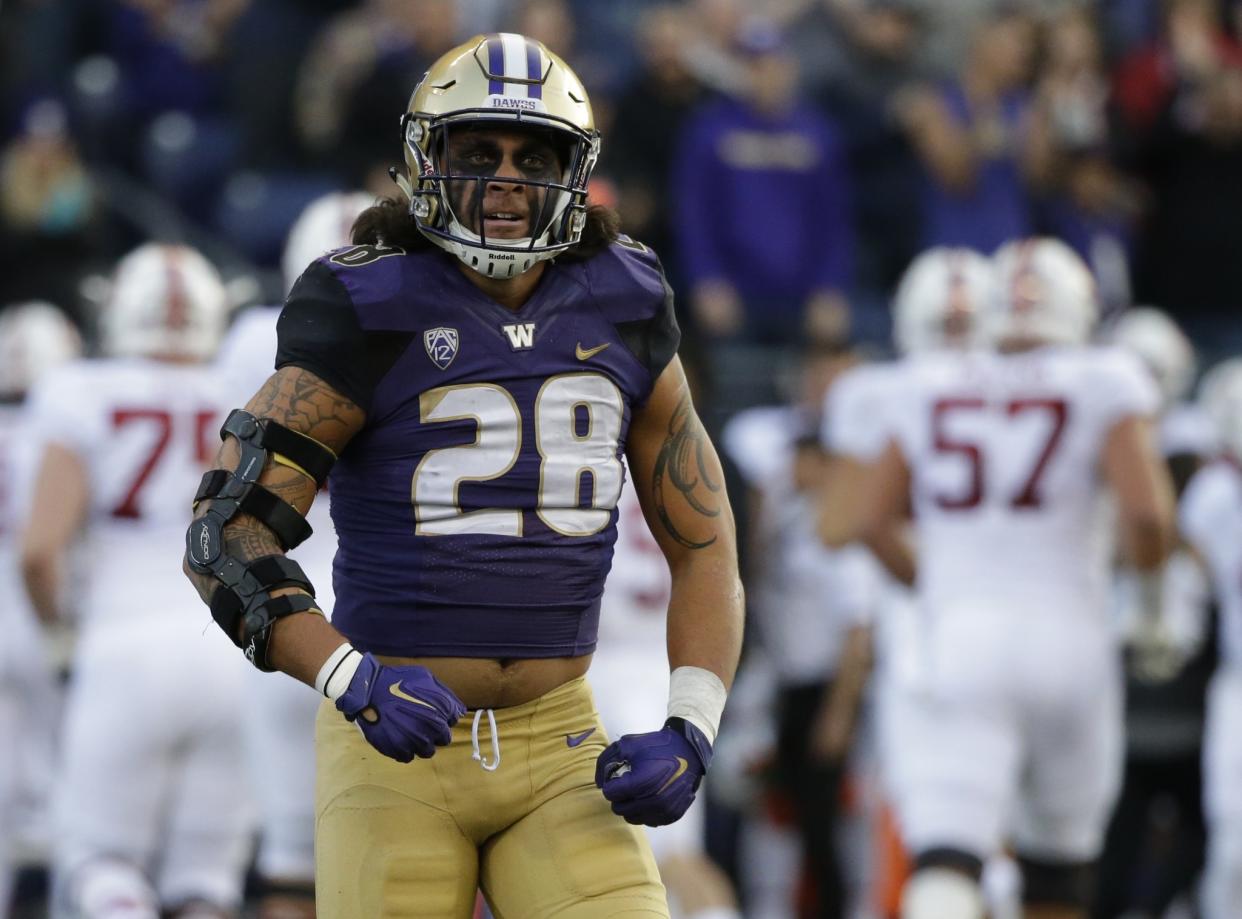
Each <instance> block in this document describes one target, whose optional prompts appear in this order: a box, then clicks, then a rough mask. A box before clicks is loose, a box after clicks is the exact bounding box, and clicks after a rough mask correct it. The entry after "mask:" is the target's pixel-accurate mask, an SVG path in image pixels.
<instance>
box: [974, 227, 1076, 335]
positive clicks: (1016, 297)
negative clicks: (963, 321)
mask: <svg viewBox="0 0 1242 919" xmlns="http://www.w3.org/2000/svg"><path fill="white" fill-rule="evenodd" d="M1099 315H1100V308H1099V301H1098V299H1097V296H1096V290H1095V279H1094V278H1093V277H1092V276H1091V270H1090V269H1089V268H1087V266H1086V264H1085V263H1084V262H1083V260H1082V259H1081V258H1079V257H1078V255H1077V254H1076V253H1075V252H1074V250H1073V249H1071V248H1070V247H1069V246H1067V245H1065V243H1063V242H1061V241H1060V240H1056V239H1048V238H1035V239H1023V240H1016V241H1014V242H1010V243H1006V244H1005V245H1003V246H1001V247H1000V249H998V250H997V251H996V254H995V255H994V256H992V291H991V294H990V295H989V297H988V302H987V306H986V308H985V309H984V311H983V323H982V328H983V332H984V335H985V337H986V338H987V340H988V341H990V342H992V343H994V344H1001V343H1004V342H1029V343H1036V344H1067V345H1072V344H1084V343H1085V342H1086V341H1087V340H1088V339H1089V338H1090V337H1091V332H1092V330H1093V329H1094V328H1095V324H1096V322H1097V321H1098V320H1099Z"/></svg>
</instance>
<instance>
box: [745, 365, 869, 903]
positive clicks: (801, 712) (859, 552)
mask: <svg viewBox="0 0 1242 919" xmlns="http://www.w3.org/2000/svg"><path fill="white" fill-rule="evenodd" d="M853 360H854V357H853V355H851V354H849V353H848V352H840V351H834V350H833V349H822V350H817V351H814V352H812V353H810V354H808V355H807V356H806V357H805V358H804V364H803V367H802V372H801V375H800V390H799V392H798V393H797V397H796V399H795V400H794V401H792V402H791V403H790V404H787V405H776V406H761V407H757V408H751V409H747V410H745V411H742V412H739V413H738V414H736V415H734V416H733V418H732V419H730V421H729V423H728V424H727V425H726V427H725V430H724V435H723V443H724V446H725V449H726V451H727V452H728V454H729V457H730V458H731V459H732V461H733V463H734V465H735V466H737V468H738V469H739V470H740V471H741V473H742V476H743V478H744V479H745V480H746V484H747V488H748V507H749V520H750V534H751V535H750V538H749V539H748V547H749V550H750V551H749V558H748V564H747V575H748V578H747V594H748V606H749V607H750V609H751V611H752V614H753V616H754V618H755V625H756V632H757V640H758V641H759V642H760V643H761V644H762V645H763V648H764V652H765V654H766V655H768V656H769V657H770V658H771V660H772V661H773V663H774V665H775V670H776V679H777V694H776V695H777V698H776V708H777V720H778V727H777V750H776V753H777V764H776V771H777V775H776V782H777V786H778V790H779V792H780V793H781V795H782V797H783V798H785V799H786V800H788V803H789V804H790V805H791V806H792V810H793V813H794V814H795V816H796V819H797V822H798V830H799V833H800V836H801V841H802V859H803V868H804V872H805V875H806V877H807V879H808V880H809V881H810V884H811V887H810V888H809V889H811V890H813V894H812V895H811V896H810V899H812V900H813V901H814V906H812V907H810V911H809V912H808V913H807V915H814V916H816V917H841V916H844V915H847V909H848V903H849V901H850V899H851V893H852V891H851V890H850V887H851V883H850V881H852V880H853V879H854V878H855V877H857V875H858V874H860V873H861V871H860V870H856V871H847V870H845V868H846V866H845V859H844V858H843V856H844V855H845V854H846V853H843V852H841V851H840V848H839V846H838V840H837V836H838V834H839V832H840V829H841V826H842V823H843V820H842V818H841V816H840V800H841V789H842V782H843V779H844V776H845V772H846V768H847V766H848V756H849V754H850V752H851V749H852V747H853V740H854V728H855V721H856V717H857V712H858V707H859V702H860V699H861V695H862V688H863V684H864V683H865V679H866V673H867V669H868V665H869V661H868V654H869V645H870V637H869V631H870V620H871V616H872V614H873V612H874V606H875V602H876V593H877V588H878V574H879V573H878V571H877V569H876V567H875V565H874V562H873V561H872V559H870V558H869V557H868V556H867V553H866V552H865V550H863V549H861V547H856V546H851V547H846V548H843V549H828V548H826V547H825V546H824V545H823V544H822V543H820V541H819V540H818V539H817V538H816V535H815V527H816V516H817V512H818V508H819V490H820V487H821V485H822V483H823V482H824V481H825V480H826V478H827V467H828V465H829V460H828V457H827V456H826V455H825V454H824V452H823V450H822V449H821V448H820V445H819V411H820V407H821V406H822V404H823V399H824V392H825V391H826V390H827V389H828V388H829V387H830V386H831V385H832V384H833V380H834V379H836V378H837V376H838V375H839V374H840V373H841V372H843V371H844V370H845V368H847V367H849V366H851V365H852V362H853Z"/></svg>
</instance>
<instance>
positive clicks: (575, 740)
mask: <svg viewBox="0 0 1242 919" xmlns="http://www.w3.org/2000/svg"><path fill="white" fill-rule="evenodd" d="M594 733H595V728H591V729H589V730H586V731H583V732H582V733H581V734H566V735H565V745H566V746H569V747H576V746H578V744H580V743H582V741H584V740H586V739H587V738H588V737H590V736H591V735H592V734H594Z"/></svg>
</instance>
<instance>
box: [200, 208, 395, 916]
mask: <svg viewBox="0 0 1242 919" xmlns="http://www.w3.org/2000/svg"><path fill="white" fill-rule="evenodd" d="M373 201H374V198H373V197H372V196H371V195H368V194H365V193H363V192H332V193H330V194H327V195H323V196H322V197H320V198H317V199H315V200H314V201H312V202H311V203H310V204H309V205H308V206H307V207H306V209H305V210H304V211H303V212H302V214H301V215H300V216H299V217H298V219H297V220H296V221H295V222H294V224H293V228H292V229H291V230H290V231H289V237H288V240H287V241H286V243H285V251H284V255H283V257H282V258H281V268H282V270H283V272H284V282H285V289H286V290H288V289H289V288H291V287H292V286H293V282H294V281H296V280H297V278H298V275H300V274H301V273H302V271H303V270H305V268H306V266H307V265H309V264H310V263H311V262H312V261H314V260H315V259H317V258H318V257H319V256H321V255H323V254H324V253H325V252H328V251H329V250H332V249H337V248H340V247H341V246H344V245H348V243H349V239H350V229H351V228H352V227H353V224H354V220H355V219H356V218H357V217H358V215H359V214H360V213H362V211H363V210H364V209H366V208H368V207H370V206H371V204H372V203H373ZM279 316H280V307H278V306H258V307H253V308H251V309H248V310H246V311H245V312H244V313H242V314H241V315H240V316H238V317H237V319H236V320H234V322H233V325H232V327H231V328H230V329H229V332H228V334H227V335H226V336H225V339H224V343H223V344H222V345H221V346H220V353H219V355H218V356H217V358H216V370H217V372H218V373H219V375H220V384H221V385H220V394H221V397H222V401H221V402H220V405H221V406H222V407H224V409H225V410H226V411H227V410H228V409H229V408H231V407H233V406H236V405H244V404H245V403H246V402H247V401H248V400H249V399H250V397H251V396H252V395H253V394H254V393H256V392H258V391H259V389H260V388H261V387H262V385H263V383H264V382H265V381H266V380H267V377H268V376H270V375H271V373H272V372H273V369H274V367H275V360H276V320H277V318H278V317H279ZM307 522H308V523H309V524H310V525H311V528H312V529H313V530H314V531H315V538H314V539H309V540H307V541H306V542H305V543H303V544H302V545H301V546H299V547H298V548H297V549H295V550H294V551H293V552H291V553H290V557H291V558H293V559H294V560H295V561H297V562H298V564H300V565H301V566H302V569H303V570H304V571H305V572H306V573H307V575H308V576H309V577H310V579H311V583H313V584H315V585H316V590H317V596H316V599H317V600H318V601H319V603H320V605H321V606H322V607H323V608H324V609H325V610H328V611H329V613H330V612H331V610H332V605H333V596H332V558H333V556H334V555H335V554H336V534H335V531H334V530H333V528H332V518H331V517H330V516H329V515H328V501H327V500H321V501H316V502H315V503H314V504H313V505H312V506H311V511H310V513H309V515H308V516H307ZM246 684H247V687H246V688H247V695H248V697H249V699H250V700H251V701H250V705H249V707H248V709H247V711H246V720H245V730H246V735H245V736H246V754H247V760H248V762H249V766H250V772H251V777H252V781H253V783H254V787H255V792H256V802H257V804H258V807H259V831H260V835H259V851H258V856H257V859H256V862H255V868H256V870H257V873H258V875H259V878H260V880H261V881H262V884H263V888H262V890H261V892H260V902H259V917H260V919H268V917H272V919H312V917H313V916H314V915H315V848H314V847H315V713H316V712H317V711H318V710H319V703H320V701H321V699H320V698H319V696H317V695H316V694H315V693H313V692H307V691H306V687H305V686H303V685H302V684H301V683H298V682H297V681H296V680H281V679H275V678H273V677H271V676H270V675H268V674H266V673H263V672H261V671H259V670H256V669H254V668H247V675H246Z"/></svg>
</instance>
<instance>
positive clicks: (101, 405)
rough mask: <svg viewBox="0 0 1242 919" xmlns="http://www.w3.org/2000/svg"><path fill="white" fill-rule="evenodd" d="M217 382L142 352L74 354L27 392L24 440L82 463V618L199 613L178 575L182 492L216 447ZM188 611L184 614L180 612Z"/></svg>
mask: <svg viewBox="0 0 1242 919" xmlns="http://www.w3.org/2000/svg"><path fill="white" fill-rule="evenodd" d="M218 389H219V386H218V384H215V383H214V382H213V380H212V377H211V374H210V371H209V370H208V369H207V368H206V367H205V366H200V365H177V364H168V363H160V362H156V361H150V360H146V359H143V358H116V359H106V360H83V361H78V362H75V363H73V364H67V365H65V366H63V367H61V368H59V369H58V370H56V371H54V372H52V373H50V374H49V375H48V376H47V377H45V378H44V379H43V380H41V381H40V382H39V384H38V385H37V386H36V388H35V389H34V390H33V391H32V393H31V402H30V411H31V423H32V425H33V427H34V437H35V438H36V439H37V440H38V441H39V442H40V443H41V444H42V445H43V446H46V445H49V444H55V445H58V446H60V447H62V448H64V449H66V450H68V451H70V452H71V453H72V454H74V455H75V456H76V458H77V460H78V461H79V462H80V463H81V464H82V467H83V470H84V472H85V473H86V476H87V479H88V483H89V486H88V487H89V492H90V509H89V519H88V520H86V521H84V524H85V529H86V536H87V551H86V565H85V567H86V569H87V570H86V580H87V583H86V585H85V589H86V596H85V597H83V598H81V602H79V603H77V604H75V605H77V606H78V607H79V609H80V610H81V611H82V613H83V614H84V616H85V621H86V623H87V624H95V623H96V622H97V621H98V618H99V617H101V616H106V617H111V616H114V615H115V616H123V617H126V618H127V619H133V618H134V617H135V616H138V615H144V614H155V615H165V616H170V615H175V612H174V610H171V609H170V608H169V607H170V606H172V605H184V606H185V607H186V609H187V610H188V611H192V612H193V614H194V615H195V616H196V617H197V618H198V619H199V620H201V619H202V616H201V608H200V607H199V605H198V601H197V598H196V597H195V596H194V591H193V589H192V588H191V587H190V585H189V584H187V583H186V580H185V576H184V575H183V574H182V572H181V556H182V553H183V551H184V548H185V530H186V527H187V526H188V525H189V522H190V517H191V509H190V499H191V498H192V497H193V495H194V492H195V490H196V489H197V487H198V482H199V479H200V478H201V477H202V474H203V471H204V469H205V468H206V464H207V462H208V461H209V460H210V459H211V457H212V456H214V454H215V451H216V448H217V447H218V446H219V437H218V431H219V428H220V423H221V412H220V407H219V406H218V404H217V400H218V396H217V394H216V393H217V392H218ZM187 615H189V613H187Z"/></svg>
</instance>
